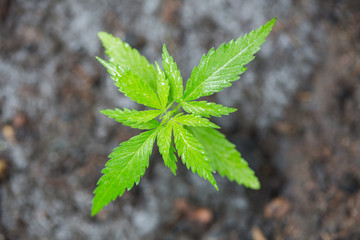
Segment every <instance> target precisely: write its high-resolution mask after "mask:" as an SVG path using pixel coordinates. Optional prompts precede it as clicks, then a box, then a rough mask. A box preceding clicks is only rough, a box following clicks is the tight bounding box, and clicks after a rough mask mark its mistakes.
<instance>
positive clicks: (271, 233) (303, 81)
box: [0, 0, 360, 240]
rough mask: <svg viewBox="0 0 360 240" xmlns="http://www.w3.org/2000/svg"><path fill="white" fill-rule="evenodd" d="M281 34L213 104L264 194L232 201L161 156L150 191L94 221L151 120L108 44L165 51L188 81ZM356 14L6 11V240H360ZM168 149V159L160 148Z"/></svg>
mask: <svg viewBox="0 0 360 240" xmlns="http://www.w3.org/2000/svg"><path fill="white" fill-rule="evenodd" d="M274 16H278V21H277V23H276V25H275V27H274V29H273V32H272V33H271V35H270V37H269V38H268V40H267V42H266V43H265V45H264V46H263V48H262V50H261V51H260V52H259V53H258V54H257V57H256V58H255V60H254V61H253V62H252V63H251V64H249V65H248V70H247V72H246V73H245V74H244V75H243V76H242V78H241V79H240V80H239V81H238V82H236V83H234V85H233V86H232V87H231V88H228V89H226V90H225V91H224V92H222V93H218V94H216V95H214V96H212V97H210V99H211V100H213V101H216V102H218V103H222V104H225V105H227V106H230V107H237V108H239V111H237V112H235V113H233V114H231V116H229V117H224V118H221V119H214V121H215V122H216V123H217V124H219V125H221V126H222V131H223V132H224V133H225V134H226V135H227V136H228V138H229V139H230V140H231V141H232V142H234V143H235V144H236V145H237V147H238V149H239V150H240V151H241V152H242V154H243V156H244V157H245V158H246V159H247V160H248V162H249V163H250V165H251V166H252V168H253V169H254V170H255V171H256V173H257V175H258V176H259V178H260V179H261V183H262V189H261V190H260V191H252V190H247V189H244V188H243V187H241V186H238V185H236V184H235V183H232V182H229V181H228V180H226V179H222V178H221V177H219V176H217V181H218V183H219V187H220V191H219V192H216V191H215V190H214V189H213V187H212V186H211V185H210V184H209V183H207V182H206V181H204V180H203V179H201V178H199V177H198V176H196V175H194V174H192V173H191V172H190V171H187V170H186V168H185V167H183V166H180V169H179V172H178V176H176V177H175V176H173V175H172V174H171V172H170V171H169V169H167V168H166V167H165V166H164V165H163V163H162V161H161V159H160V156H159V154H158V153H157V152H156V151H154V154H153V155H152V157H151V160H150V167H149V169H148V170H147V172H146V174H145V176H144V178H143V179H142V181H141V182H140V184H139V186H137V187H134V188H133V189H132V190H131V191H130V192H127V193H125V194H124V196H123V197H121V198H120V199H117V200H116V201H115V202H113V203H111V204H110V205H109V206H107V207H106V208H104V209H103V210H102V211H101V212H100V213H99V214H98V215H97V216H96V217H94V218H91V217H90V207H91V200H92V196H93V195H92V191H93V190H94V188H95V186H96V182H97V180H98V178H99V177H100V176H101V174H100V171H101V169H102V168H103V166H104V164H105V162H106V161H107V155H108V154H109V153H110V152H111V150H112V149H113V148H114V147H116V146H117V145H118V144H119V143H120V142H122V141H125V140H127V139H129V138H130V137H131V136H133V135H135V134H137V133H138V132H137V131H135V130H132V129H130V128H128V127H124V126H121V125H120V124H118V123H116V122H113V121H112V120H110V119H107V118H106V117H104V116H102V115H101V114H100V113H99V110H101V109H106V108H114V107H129V108H136V109H139V108H140V107H139V106H137V105H134V104H133V103H132V102H131V101H129V100H128V99H127V98H125V97H124V96H123V95H121V94H120V93H118V92H117V90H116V88H115V87H114V86H113V84H112V81H111V80H110V78H109V76H108V75H107V73H106V71H105V69H104V68H102V67H101V66H100V64H99V63H98V62H97V61H96V60H95V58H94V57H95V56H96V55H97V56H101V57H105V56H104V54H103V48H102V47H101V44H100V41H99V40H98V38H97V35H96V34H97V32H98V31H108V32H110V33H113V34H114V35H116V36H118V37H121V38H122V39H124V40H125V41H127V42H128V43H129V44H130V45H131V46H133V47H135V48H137V49H138V50H139V51H140V52H141V53H142V54H144V55H145V56H146V57H148V59H149V60H151V61H154V60H157V61H159V60H160V59H161V48H162V44H163V43H166V44H167V46H168V50H169V52H170V53H171V55H173V56H174V58H175V60H176V61H177V62H178V65H179V66H180V69H181V70H182V73H183V76H184V79H187V77H188V76H189V75H190V73H191V70H192V67H193V66H194V65H196V64H197V63H198V61H199V59H200V57H201V55H202V54H203V53H205V52H206V51H207V50H208V49H209V48H210V47H212V46H219V45H220V44H221V43H222V42H225V41H226V42H227V41H229V40H230V39H232V38H237V37H239V36H240V35H242V34H244V33H246V32H248V31H250V30H251V29H255V28H257V27H259V26H260V25H262V24H264V23H265V22H266V21H268V20H270V19H271V18H273V17H274ZM359 53H360V2H359V1H358V0H348V1H340V0H329V1H311V0H293V1H289V0H256V1H255V0H254V1H245V0H241V1H239V0H227V1H220V0H219V1H206V0H196V1H195V0H194V1H190V0H146V1H145V0H144V1H140V0H132V1H131V0H124V1H115V0H103V1H96V0H87V1H85V0H76V1H75V0H63V1H56V0H47V1H45V0H44V1H40V0H31V1H30V0H0V129H1V132H0V240H4V239H6V240H7V239H9V240H12V239H21V240H26V239H38V240H42V239H129V240H136V239H169V240H171V239H201V240H220V239H221V240H227V239H229V240H235V239H253V240H266V239H269V240H270V239H304V240H332V239H336V240H356V239H360V227H359V223H360V124H359V121H360V56H359ZM155 150H156V149H155Z"/></svg>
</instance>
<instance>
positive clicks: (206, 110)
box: [182, 101, 236, 118]
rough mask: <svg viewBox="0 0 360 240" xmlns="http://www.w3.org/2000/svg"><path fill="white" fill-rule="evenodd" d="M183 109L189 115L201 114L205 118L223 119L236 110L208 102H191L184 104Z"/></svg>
mask: <svg viewBox="0 0 360 240" xmlns="http://www.w3.org/2000/svg"><path fill="white" fill-rule="evenodd" d="M182 107H183V108H184V110H185V111H186V112H188V113H194V114H199V115H201V116H204V117H207V118H208V117H210V115H211V116H214V117H221V116H222V115H229V113H232V112H235V111H236V108H228V107H224V106H223V105H221V104H216V103H211V102H206V101H191V102H183V103H182Z"/></svg>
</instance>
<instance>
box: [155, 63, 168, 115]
mask: <svg viewBox="0 0 360 240" xmlns="http://www.w3.org/2000/svg"><path fill="white" fill-rule="evenodd" d="M155 65H156V70H157V73H158V74H157V76H158V77H157V94H158V97H159V99H160V103H161V107H162V109H165V108H166V105H167V102H168V98H169V90H170V85H169V80H168V79H167V77H166V76H165V73H164V72H163V71H162V70H161V68H160V66H159V64H158V63H157V62H155Z"/></svg>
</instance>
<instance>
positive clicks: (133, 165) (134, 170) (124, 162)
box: [91, 129, 157, 216]
mask: <svg viewBox="0 0 360 240" xmlns="http://www.w3.org/2000/svg"><path fill="white" fill-rule="evenodd" d="M156 134H157V129H154V130H150V131H147V132H143V133H141V134H140V135H137V136H135V137H133V138H131V139H130V140H128V141H126V142H123V143H121V145H120V146H119V147H117V148H115V149H114V151H113V152H112V153H111V154H110V156H109V158H110V160H109V161H108V162H107V163H106V168H104V169H103V170H102V173H103V174H104V175H103V176H102V177H101V178H100V179H99V181H98V183H97V185H98V186H97V188H96V189H95V191H94V194H95V196H94V199H93V206H92V209H91V215H92V216H94V215H95V214H97V213H98V212H99V211H100V210H101V209H102V208H103V207H104V206H105V205H107V204H108V203H109V202H110V201H113V200H115V199H116V198H117V196H119V197H120V196H121V195H122V194H123V193H124V191H125V190H130V189H131V188H132V187H133V185H134V183H136V184H138V183H139V181H140V178H141V177H142V176H143V175H144V173H145V169H146V168H147V167H148V166H149V156H150V154H151V152H152V149H153V144H154V141H155V138H156Z"/></svg>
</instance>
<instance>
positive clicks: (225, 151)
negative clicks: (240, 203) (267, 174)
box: [187, 127, 260, 189]
mask: <svg viewBox="0 0 360 240" xmlns="http://www.w3.org/2000/svg"><path fill="white" fill-rule="evenodd" d="M187 129H188V130H189V131H190V132H191V133H192V134H193V136H194V137H196V139H197V140H198V141H199V142H200V144H201V145H202V146H204V148H205V151H206V153H207V154H208V155H209V158H210V160H211V166H212V167H213V169H214V170H215V171H217V172H219V173H220V175H221V176H226V177H227V178H228V179H229V180H230V181H233V180H235V181H236V182H237V183H238V184H240V185H241V184H243V185H245V186H246V187H248V188H252V189H259V188H260V182H259V180H258V179H257V177H256V176H255V174H254V171H253V170H252V169H250V168H249V166H248V164H247V162H246V161H245V160H244V159H243V158H242V157H241V155H240V153H239V152H238V151H237V150H236V148H235V145H234V144H232V143H231V142H229V141H228V140H227V139H226V138H225V136H224V135H223V134H221V133H220V132H219V131H217V130H215V129H212V128H194V127H188V128H187Z"/></svg>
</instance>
